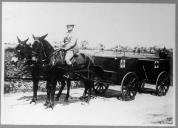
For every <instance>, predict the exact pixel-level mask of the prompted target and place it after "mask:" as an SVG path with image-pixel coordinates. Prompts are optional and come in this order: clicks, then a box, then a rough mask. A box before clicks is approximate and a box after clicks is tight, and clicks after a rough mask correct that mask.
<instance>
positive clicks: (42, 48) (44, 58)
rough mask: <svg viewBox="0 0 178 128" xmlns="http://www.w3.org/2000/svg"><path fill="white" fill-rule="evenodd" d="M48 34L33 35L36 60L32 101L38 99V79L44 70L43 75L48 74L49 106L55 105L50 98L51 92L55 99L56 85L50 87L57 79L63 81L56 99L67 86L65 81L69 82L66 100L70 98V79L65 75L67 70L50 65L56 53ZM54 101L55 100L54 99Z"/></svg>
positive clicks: (33, 73)
mask: <svg viewBox="0 0 178 128" xmlns="http://www.w3.org/2000/svg"><path fill="white" fill-rule="evenodd" d="M46 36H47V34H46V35H44V36H42V37H35V36H34V35H33V39H34V42H33V44H32V60H33V61H34V62H35V63H34V69H33V71H32V75H33V76H34V78H33V79H34V82H35V84H34V96H33V99H32V101H34V100H36V96H37V94H36V93H37V89H38V86H37V84H38V81H39V78H38V77H39V76H40V72H41V70H43V73H44V74H43V75H45V76H46V80H47V85H46V89H47V100H46V102H45V105H46V106H47V107H53V105H51V104H50V101H49V100H48V99H49V97H50V93H51V92H52V93H53V95H52V96H53V98H52V99H53V100H54V95H55V90H56V86H53V88H52V90H53V91H51V90H50V89H49V87H50V85H51V84H54V83H55V84H57V81H60V82H61V88H60V90H59V93H58V94H57V97H56V99H59V96H60V95H61V92H62V90H63V88H64V87H65V82H66V83H67V95H66V98H65V101H67V100H68V97H69V90H70V81H69V80H68V79H67V77H64V75H65V74H66V70H64V69H63V70H61V69H60V70H59V69H56V68H54V67H51V65H49V63H50V58H51V56H52V55H53V53H54V48H53V47H52V46H51V44H50V43H49V42H48V41H47V40H45V37H46ZM53 103H54V101H53Z"/></svg>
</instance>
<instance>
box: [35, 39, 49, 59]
mask: <svg viewBox="0 0 178 128" xmlns="http://www.w3.org/2000/svg"><path fill="white" fill-rule="evenodd" d="M36 41H37V42H38V43H40V44H41V48H42V54H43V55H44V59H42V60H41V61H42V62H45V61H46V60H47V57H48V56H47V55H46V52H45V50H44V45H43V43H42V42H41V41H39V40H36ZM38 54H39V53H38V52H35V51H32V55H35V56H36V55H38Z"/></svg>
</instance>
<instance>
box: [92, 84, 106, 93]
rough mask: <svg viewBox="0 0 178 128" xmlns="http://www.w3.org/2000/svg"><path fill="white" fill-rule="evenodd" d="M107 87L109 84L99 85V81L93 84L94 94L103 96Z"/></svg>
mask: <svg viewBox="0 0 178 128" xmlns="http://www.w3.org/2000/svg"><path fill="white" fill-rule="evenodd" d="M108 87H109V84H105V83H101V82H99V81H97V82H94V86H93V90H94V92H95V93H96V94H98V95H102V94H104V93H105V92H106V91H107V89H108Z"/></svg>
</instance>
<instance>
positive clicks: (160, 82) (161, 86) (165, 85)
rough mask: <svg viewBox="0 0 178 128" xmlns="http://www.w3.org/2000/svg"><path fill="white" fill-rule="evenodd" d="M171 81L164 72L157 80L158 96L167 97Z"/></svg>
mask: <svg viewBox="0 0 178 128" xmlns="http://www.w3.org/2000/svg"><path fill="white" fill-rule="evenodd" d="M169 86H170V79H169V76H168V73H167V72H166V71H162V72H161V73H160V74H159V75H158V77H157V80H156V94H157V95H158V96H165V95H166V94H167V92H168V90H169Z"/></svg>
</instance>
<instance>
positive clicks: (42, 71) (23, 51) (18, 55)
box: [11, 35, 65, 103]
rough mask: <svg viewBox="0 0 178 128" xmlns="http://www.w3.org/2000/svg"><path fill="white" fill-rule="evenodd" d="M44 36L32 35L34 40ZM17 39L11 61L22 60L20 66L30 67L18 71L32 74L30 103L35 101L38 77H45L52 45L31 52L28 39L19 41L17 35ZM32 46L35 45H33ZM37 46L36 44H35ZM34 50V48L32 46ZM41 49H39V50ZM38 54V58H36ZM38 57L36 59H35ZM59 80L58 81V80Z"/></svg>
mask: <svg viewBox="0 0 178 128" xmlns="http://www.w3.org/2000/svg"><path fill="white" fill-rule="evenodd" d="M46 36H47V35H45V36H42V37H34V39H35V40H44V39H45V37H46ZM17 40H18V42H19V44H18V45H17V46H16V48H15V56H14V57H12V60H11V61H12V62H13V63H14V64H16V63H17V62H19V61H24V65H23V66H22V67H25V69H30V70H27V71H26V70H22V71H20V72H22V73H24V72H30V73H31V76H32V81H33V98H32V100H31V102H30V103H32V102H36V100H37V90H38V83H39V80H40V77H47V75H46V74H48V73H47V69H48V67H47V64H48V61H49V56H50V54H49V53H52V52H53V51H54V49H53V48H52V46H50V45H48V46H49V47H45V49H43V50H45V51H43V52H44V53H42V52H36V53H34V52H33V53H32V47H31V45H30V44H27V41H28V39H26V40H25V41H21V40H20V39H19V38H18V37H17ZM33 47H36V46H35V45H33ZM37 47H38V46H37ZM33 50H34V48H33ZM39 51H41V50H39ZM38 56H39V58H38ZM37 58H38V60H37ZM58 82H59V81H58ZM61 84H65V82H64V81H61Z"/></svg>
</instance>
